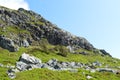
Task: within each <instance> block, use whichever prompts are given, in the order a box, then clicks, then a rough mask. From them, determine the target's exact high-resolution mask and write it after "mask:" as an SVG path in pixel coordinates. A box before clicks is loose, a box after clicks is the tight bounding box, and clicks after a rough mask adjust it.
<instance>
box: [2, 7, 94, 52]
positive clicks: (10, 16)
mask: <svg viewBox="0 0 120 80" xmlns="http://www.w3.org/2000/svg"><path fill="white" fill-rule="evenodd" d="M0 20H1V21H2V23H1V27H6V29H7V27H11V28H12V27H13V28H14V26H15V29H18V32H19V33H17V34H16V33H13V34H12V37H13V36H16V37H15V38H14V42H16V43H19V42H17V41H19V40H18V39H21V38H22V39H25V40H22V41H23V42H22V46H29V45H30V44H31V43H32V42H34V41H38V42H39V41H40V40H41V38H45V39H47V40H48V42H49V43H50V44H53V45H64V46H70V47H71V48H72V49H73V50H76V49H79V48H84V49H87V50H92V49H94V47H93V45H92V44H90V43H89V42H88V41H87V40H86V39H85V38H83V37H77V36H74V35H72V34H70V33H69V32H67V31H64V30H62V29H60V28H58V27H57V26H56V25H54V24H52V23H51V22H50V21H47V20H46V19H44V18H43V17H42V16H41V15H39V14H37V13H35V12H33V11H27V10H24V9H22V8H20V9H18V10H17V11H15V10H11V9H8V8H4V7H0ZM20 30H21V31H22V30H25V31H26V32H27V34H26V33H24V34H23V33H21V32H20ZM6 31H7V30H6ZM10 33H11V32H10ZM28 38H31V39H29V40H31V41H30V42H29V41H28ZM16 45H18V46H21V44H16ZM0 46H2V45H0ZM6 49H8V48H6ZM12 51H15V50H12Z"/></svg>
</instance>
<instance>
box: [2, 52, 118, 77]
mask: <svg viewBox="0 0 120 80" xmlns="http://www.w3.org/2000/svg"><path fill="white" fill-rule="evenodd" d="M0 66H3V65H2V64H0ZM101 66H102V64H101V63H100V62H99V61H95V62H93V63H89V64H83V63H80V62H61V61H58V60H57V59H50V60H49V61H48V62H46V63H42V61H41V60H40V59H38V58H36V57H34V56H30V55H28V54H26V53H23V54H22V55H21V57H20V58H19V61H18V62H16V66H15V67H8V68H10V69H9V70H8V72H7V73H8V76H9V77H10V78H15V77H16V75H15V73H16V72H21V71H26V70H32V69H34V68H47V69H50V70H57V71H63V70H69V71H70V72H77V71H78V68H83V69H85V70H89V71H90V72H91V73H94V72H96V71H98V72H112V73H115V74H118V73H119V71H118V70H114V69H111V68H96V67H101ZM87 78H88V79H89V78H92V77H90V76H87Z"/></svg>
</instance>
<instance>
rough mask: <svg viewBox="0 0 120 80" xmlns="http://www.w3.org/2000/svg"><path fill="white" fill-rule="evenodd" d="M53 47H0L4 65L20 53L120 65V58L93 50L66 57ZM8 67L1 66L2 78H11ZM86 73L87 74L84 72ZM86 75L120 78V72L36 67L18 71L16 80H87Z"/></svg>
mask: <svg viewBox="0 0 120 80" xmlns="http://www.w3.org/2000/svg"><path fill="white" fill-rule="evenodd" d="M51 48H53V49H54V46H53V45H48V44H47V49H48V52H49V53H46V51H44V50H43V49H44V47H40V46H30V47H28V48H24V47H21V48H20V50H19V51H18V52H9V51H8V50H6V49H2V48H0V63H2V64H4V65H8V64H9V65H15V63H16V61H18V59H19V57H20V55H21V54H22V53H24V52H25V53H27V54H30V55H33V56H35V57H38V58H39V59H41V60H42V61H43V62H47V61H48V60H50V59H51V58H56V59H58V60H59V61H65V62H67V61H69V62H72V61H75V62H82V63H91V62H94V61H99V62H101V63H102V64H103V66H105V65H109V66H111V67H115V66H120V60H119V59H116V58H112V57H109V56H104V57H103V56H101V55H100V54H94V53H93V52H92V51H86V50H84V51H86V52H87V53H89V55H82V54H71V53H68V55H67V56H66V57H64V56H61V55H58V54H57V51H52V50H51ZM81 51H83V49H81ZM6 71H7V69H6V68H0V80H10V79H9V78H8V76H7V74H6ZM83 73H85V74H83ZM86 75H90V76H92V77H93V79H91V80H110V79H111V80H119V79H120V74H117V75H115V74H113V73H100V72H95V73H90V72H89V71H85V70H82V69H79V71H78V73H71V72H69V71H51V70H47V69H34V70H30V71H24V72H19V73H17V77H16V78H15V79H14V80H67V79H68V80H86Z"/></svg>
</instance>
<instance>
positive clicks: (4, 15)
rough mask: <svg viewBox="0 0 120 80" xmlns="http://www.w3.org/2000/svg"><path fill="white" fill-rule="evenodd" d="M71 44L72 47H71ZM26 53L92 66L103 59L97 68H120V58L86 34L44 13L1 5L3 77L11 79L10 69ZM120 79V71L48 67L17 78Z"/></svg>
mask: <svg viewBox="0 0 120 80" xmlns="http://www.w3.org/2000/svg"><path fill="white" fill-rule="evenodd" d="M68 46H69V47H70V48H68ZM23 53H27V54H29V55H32V56H35V57H37V58H39V59H41V60H42V62H44V63H45V62H47V61H49V60H50V59H57V60H58V61H61V62H80V63H82V64H85V65H89V64H91V63H93V62H100V63H101V64H102V66H95V68H112V69H115V70H119V69H120V60H119V59H116V58H113V57H112V56H110V54H109V53H107V52H105V53H102V52H101V51H100V50H99V49H97V48H95V47H94V46H93V45H92V44H91V43H90V42H88V41H87V40H86V39H85V38H83V37H77V36H75V35H72V34H71V33H69V32H67V31H64V30H62V29H60V28H58V27H57V26H56V25H54V24H52V23H51V22H50V21H48V20H46V19H44V18H43V17H42V16H41V15H39V14H37V13H35V12H33V11H27V10H24V9H22V8H20V9H19V10H11V9H8V8H5V7H0V80H11V79H10V78H9V77H8V75H7V71H8V70H9V66H15V64H16V62H17V61H18V60H19V58H20V56H21V55H22V54H23ZM67 79H68V80H88V79H89V80H120V71H119V73H117V74H114V73H112V72H106V71H103V72H99V71H96V72H91V71H89V70H86V69H85V68H84V67H83V68H79V69H78V72H71V71H54V70H49V69H46V68H41V69H32V70H27V71H21V72H18V73H16V78H15V79H13V80H67Z"/></svg>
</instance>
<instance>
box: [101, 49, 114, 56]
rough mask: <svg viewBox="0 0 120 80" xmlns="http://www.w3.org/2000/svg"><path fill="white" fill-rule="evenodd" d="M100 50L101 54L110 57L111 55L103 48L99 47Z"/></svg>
mask: <svg viewBox="0 0 120 80" xmlns="http://www.w3.org/2000/svg"><path fill="white" fill-rule="evenodd" d="M100 52H101V53H102V54H103V55H108V56H110V57H112V56H111V55H110V54H109V53H108V52H106V51H105V50H104V49H100Z"/></svg>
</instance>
